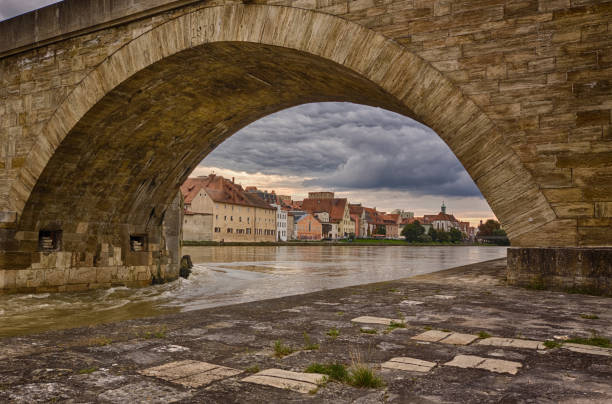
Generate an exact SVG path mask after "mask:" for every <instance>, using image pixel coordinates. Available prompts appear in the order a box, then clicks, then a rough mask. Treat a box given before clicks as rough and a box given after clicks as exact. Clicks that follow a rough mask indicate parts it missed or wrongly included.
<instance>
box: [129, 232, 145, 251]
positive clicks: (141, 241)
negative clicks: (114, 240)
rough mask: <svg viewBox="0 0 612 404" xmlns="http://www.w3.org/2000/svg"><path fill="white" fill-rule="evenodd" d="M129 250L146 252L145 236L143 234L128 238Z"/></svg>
mask: <svg viewBox="0 0 612 404" xmlns="http://www.w3.org/2000/svg"><path fill="white" fill-rule="evenodd" d="M130 250H131V251H135V252H139V251H146V250H147V236H145V235H143V234H132V235H131V236H130Z"/></svg>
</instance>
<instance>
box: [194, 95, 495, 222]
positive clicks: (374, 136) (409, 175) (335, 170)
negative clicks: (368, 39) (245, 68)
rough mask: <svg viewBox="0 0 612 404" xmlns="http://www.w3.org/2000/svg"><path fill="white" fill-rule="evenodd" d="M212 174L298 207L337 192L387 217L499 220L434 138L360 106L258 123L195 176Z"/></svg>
mask: <svg viewBox="0 0 612 404" xmlns="http://www.w3.org/2000/svg"><path fill="white" fill-rule="evenodd" d="M211 171H214V172H215V173H217V174H221V175H224V176H226V177H235V178H236V181H237V182H240V183H241V184H242V185H244V186H246V185H255V186H257V187H259V188H262V189H266V190H268V191H271V190H272V189H274V190H275V191H276V192H277V193H282V194H291V195H292V196H294V199H297V200H299V199H301V198H302V197H304V196H306V194H307V192H308V191H314V190H332V191H334V192H336V193H337V194H338V195H341V196H346V197H348V198H349V199H350V200H351V202H358V203H359V202H361V203H363V204H364V205H366V206H369V207H376V208H378V209H380V210H384V211H391V210H393V209H396V208H397V209H404V210H409V211H414V212H415V213H416V214H417V215H423V214H433V213H437V212H438V211H439V208H440V205H441V204H442V201H445V203H446V205H447V206H448V210H449V211H450V212H452V213H454V214H456V215H457V216H458V217H460V218H464V219H468V220H470V221H471V222H474V223H476V222H477V221H478V220H479V219H480V218H490V217H493V213H492V212H491V210H490V209H489V206H488V205H487V203H486V201H485V200H484V198H483V197H482V195H481V194H480V191H479V190H478V188H477V187H476V185H475V184H474V182H473V181H472V179H471V178H470V176H469V175H468V173H467V172H466V171H465V169H464V168H463V166H462V165H461V163H460V162H459V161H458V160H457V158H456V157H455V155H454V154H453V153H452V152H451V151H450V150H449V149H448V147H447V146H446V144H445V143H444V142H443V141H442V140H441V139H440V137H439V136H438V135H437V134H436V133H435V132H433V131H432V130H431V129H429V128H428V127H426V126H424V125H421V124H419V123H418V122H416V121H414V120H412V119H410V118H406V117H404V116H402V115H398V114H396V113H393V112H389V111H386V110H383V109H380V108H372V107H367V106H363V105H357V104H350V103H318V104H305V105H300V106H298V107H294V108H290V109H286V110H284V111H280V112H277V113H276V114H272V115H269V116H267V117H265V118H263V119H260V120H259V121H257V122H254V123H253V124H251V125H249V126H247V127H246V128H244V129H242V130H241V131H239V132H237V133H236V134H235V135H233V136H232V137H231V138H229V139H227V140H226V141H225V142H223V143H222V144H221V145H220V146H219V147H218V148H217V149H215V150H214V151H213V152H212V153H211V154H210V155H209V156H208V157H206V159H204V161H202V163H201V164H200V166H199V167H197V168H196V170H195V171H194V172H193V174H192V175H194V176H195V175H206V174H208V173H209V172H211Z"/></svg>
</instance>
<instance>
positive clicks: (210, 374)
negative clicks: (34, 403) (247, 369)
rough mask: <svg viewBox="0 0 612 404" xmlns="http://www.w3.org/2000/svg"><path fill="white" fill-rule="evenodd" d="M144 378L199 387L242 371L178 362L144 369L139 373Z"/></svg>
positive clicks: (201, 363)
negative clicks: (154, 378) (155, 378)
mask: <svg viewBox="0 0 612 404" xmlns="http://www.w3.org/2000/svg"><path fill="white" fill-rule="evenodd" d="M139 373H140V374H142V375H145V376H152V377H157V378H160V379H163V380H166V381H169V382H173V383H177V384H181V385H183V386H187V387H200V386H204V385H207V384H210V383H212V382H214V381H216V380H221V379H225V378H228V377H232V376H236V375H238V374H240V373H242V370H238V369H232V368H228V367H225V366H219V365H215V364H212V363H207V362H197V361H191V360H186V361H178V362H170V363H166V364H164V365H161V366H156V367H153V368H149V369H144V370H141V371H140V372H139Z"/></svg>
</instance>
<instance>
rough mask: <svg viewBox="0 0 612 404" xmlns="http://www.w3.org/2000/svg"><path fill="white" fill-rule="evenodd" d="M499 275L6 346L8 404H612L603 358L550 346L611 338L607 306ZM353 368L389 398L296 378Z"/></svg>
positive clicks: (0, 387) (0, 375)
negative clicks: (313, 368)
mask: <svg viewBox="0 0 612 404" xmlns="http://www.w3.org/2000/svg"><path fill="white" fill-rule="evenodd" d="M504 268H505V260H503V259H502V260H495V261H489V262H485V263H480V264H475V265H468V266H464V267H459V268H454V269H450V270H445V271H440V272H437V273H431V274H427V275H421V276H416V277H412V278H406V279H401V280H397V281H390V282H382V283H374V284H368V285H361V286H354V287H348V288H342V289H333V290H326V291H320V292H315V293H309V294H306V295H299V296H290V297H284V298H279V299H273V300H265V301H258V302H250V303H244V304H239V305H232V306H225V307H216V308H211V309H205V310H198V311H192V312H186V313H178V314H171V315H165V316H159V317H154V318H148V319H140V320H130V321H123V322H118V323H113V324H107V325H99V326H95V327H87V328H77V329H70V330H63V331H54V332H49V333H45V334H39V335H33V336H28V337H15V338H4V339H0V360H2V362H3V366H2V368H0V401H2V402H36V401H40V402H48V401H64V400H77V401H79V402H173V401H183V402H190V403H192V402H198V403H200V402H201V403H212V402H215V403H217V402H222V403H225V402H244V403H247V402H249V403H252V402H313V403H314V402H317V403H319V402H325V403H332V402H333V403H344V402H359V403H378V402H397V403H400V402H407V401H411V402H476V401H478V402H521V401H527V400H532V401H537V402H610V401H611V400H612V386H611V385H610V383H609V381H610V378H611V377H612V364H611V357H610V356H609V355H612V353H611V352H610V351H609V350H606V349H603V348H595V347H592V346H589V345H577V347H578V348H576V347H575V346H576V345H574V344H569V343H568V344H565V345H562V346H559V344H558V343H555V344H548V345H549V346H550V348H546V347H545V346H544V345H543V344H542V342H543V341H545V340H548V339H553V338H554V337H555V336H558V337H559V336H568V337H583V338H589V337H590V336H591V335H592V330H595V331H596V332H597V333H598V334H599V335H601V336H602V339H601V340H602V341H605V338H610V336H612V299H609V298H601V297H593V296H585V295H568V294H564V293H558V292H547V291H532V290H526V289H519V288H512V287H508V286H506V285H505V284H504ZM282 286H283V285H282V284H280V285H278V287H279V288H282ZM364 316H367V317H365V318H364ZM360 317H361V319H359V318H360ZM390 319H393V320H394V321H395V322H394V323H390ZM357 321H362V322H357ZM423 333H428V334H425V335H423ZM489 335H490V336H492V337H503V338H506V339H499V338H484V339H479V338H478V337H479V336H480V337H487V336H489ZM415 337H416V339H415ZM424 340H427V341H424ZM277 341H280V342H277ZM531 341H536V342H531ZM538 341H539V342H538ZM464 344H465V345H464ZM285 347H288V348H287V349H284V348H285ZM291 350H295V351H294V352H293V353H291V354H288V355H285V356H283V357H279V356H280V355H281V354H282V353H289V351H291ZM358 356H359V357H360V359H361V361H362V362H363V363H365V364H368V365H369V366H371V367H372V369H374V371H375V372H377V374H379V375H380V377H382V380H383V381H384V386H382V387H379V388H372V389H370V388H357V387H354V386H352V385H350V384H348V383H340V382H333V381H330V382H328V383H326V384H322V385H321V386H319V387H317V383H318V382H319V380H318V376H312V375H310V376H308V375H305V376H304V375H303V374H302V372H303V371H304V370H305V369H306V368H307V367H308V366H309V365H311V364H313V363H315V362H317V363H332V362H333V363H341V364H346V365H350V364H351V357H352V358H353V360H355V358H357V357H358ZM397 358H408V359H403V360H399V359H397ZM392 359H393V360H392ZM416 360H419V361H421V362H418V361H416ZM185 361H188V362H185ZM402 361H403V362H402ZM411 361H412V363H417V364H416V365H415V364H412V365H411V364H410V362H411ZM164 365H165V366H164ZM160 366H162V367H160ZM270 369H277V370H270ZM406 369H408V370H406ZM262 371H263V372H262ZM285 371H293V372H297V373H287V372H285ZM253 376H254V377H253ZM247 378H248V379H247ZM245 379H247V380H245ZM265 384H274V385H276V386H277V387H271V386H269V385H265ZM309 386H314V387H313V388H311V387H309ZM278 387H281V388H278ZM300 391H301V392H300Z"/></svg>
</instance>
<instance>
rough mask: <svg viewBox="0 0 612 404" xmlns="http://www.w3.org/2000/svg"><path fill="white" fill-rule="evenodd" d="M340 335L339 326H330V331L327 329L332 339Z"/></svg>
mask: <svg viewBox="0 0 612 404" xmlns="http://www.w3.org/2000/svg"><path fill="white" fill-rule="evenodd" d="M338 335H340V331H338V329H337V328H330V329H329V331H327V336H328V337H330V338H331V339H336V338H338Z"/></svg>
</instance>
